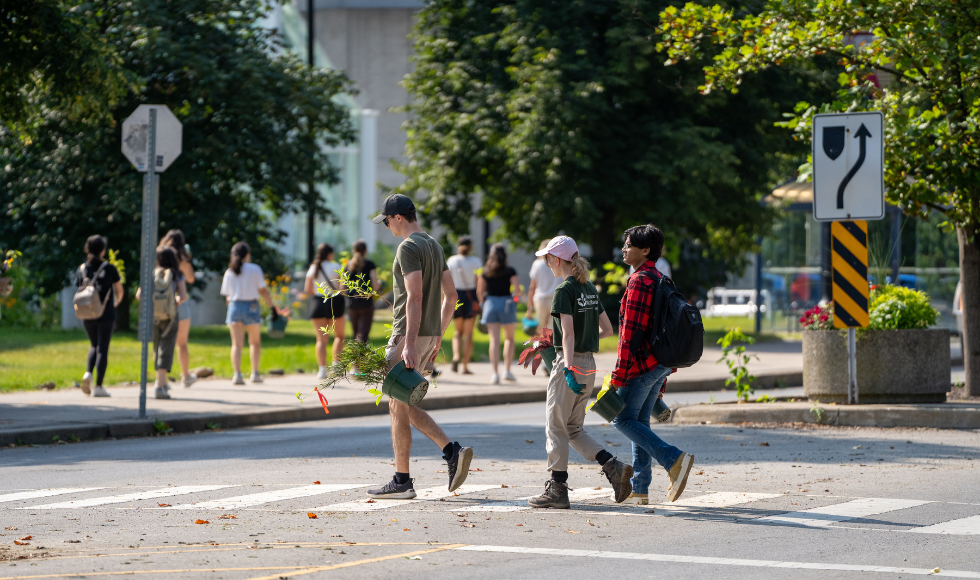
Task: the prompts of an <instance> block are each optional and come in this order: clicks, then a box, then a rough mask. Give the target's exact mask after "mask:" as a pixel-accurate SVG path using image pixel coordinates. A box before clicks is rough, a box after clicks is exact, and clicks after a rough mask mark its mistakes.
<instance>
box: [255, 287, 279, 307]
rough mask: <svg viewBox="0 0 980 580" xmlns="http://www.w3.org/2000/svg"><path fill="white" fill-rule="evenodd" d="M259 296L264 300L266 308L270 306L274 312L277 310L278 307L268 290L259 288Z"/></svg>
mask: <svg viewBox="0 0 980 580" xmlns="http://www.w3.org/2000/svg"><path fill="white" fill-rule="evenodd" d="M259 296H261V297H262V299H263V300H265V304H266V306H268V307H269V308H271V309H273V310H275V309H276V305H275V304H274V303H273V302H272V295H271V294H269V289H268V288H259Z"/></svg>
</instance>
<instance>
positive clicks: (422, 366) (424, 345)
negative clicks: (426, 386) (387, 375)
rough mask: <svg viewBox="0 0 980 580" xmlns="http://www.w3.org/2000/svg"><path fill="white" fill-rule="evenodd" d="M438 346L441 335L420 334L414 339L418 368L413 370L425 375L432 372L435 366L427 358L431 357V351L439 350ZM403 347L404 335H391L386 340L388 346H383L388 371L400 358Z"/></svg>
mask: <svg viewBox="0 0 980 580" xmlns="http://www.w3.org/2000/svg"><path fill="white" fill-rule="evenodd" d="M440 346H442V337H440V336H420V337H418V338H416V339H415V350H416V352H417V353H418V361H419V362H418V365H419V368H417V369H415V370H417V371H418V373H419V374H420V375H422V376H426V375H429V374H432V369H434V368H435V365H434V364H433V363H431V362H429V359H430V358H432V353H434V352H436V351H437V350H439V347H440ZM404 347H405V337H404V336H397V335H396V336H392V337H391V339H390V340H389V341H388V346H386V347H385V360H387V361H388V370H389V371H390V370H391V369H392V368H394V366H395V365H396V364H398V362H399V361H401V360H402V349H403V348H404Z"/></svg>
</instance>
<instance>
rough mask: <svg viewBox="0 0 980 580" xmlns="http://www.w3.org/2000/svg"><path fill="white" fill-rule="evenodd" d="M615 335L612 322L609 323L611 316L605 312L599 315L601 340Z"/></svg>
mask: <svg viewBox="0 0 980 580" xmlns="http://www.w3.org/2000/svg"><path fill="white" fill-rule="evenodd" d="M613 334H615V333H614V332H613V327H612V322H609V316H607V315H606V313H605V312H602V313H600V314H599V338H606V337H607V336H612V335H613Z"/></svg>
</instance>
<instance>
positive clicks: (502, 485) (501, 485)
mask: <svg viewBox="0 0 980 580" xmlns="http://www.w3.org/2000/svg"><path fill="white" fill-rule="evenodd" d="M500 487H504V488H506V487H510V486H509V485H504V484H500Z"/></svg>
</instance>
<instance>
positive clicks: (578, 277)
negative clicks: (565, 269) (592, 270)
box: [571, 252, 589, 284]
mask: <svg viewBox="0 0 980 580" xmlns="http://www.w3.org/2000/svg"><path fill="white" fill-rule="evenodd" d="M571 265H572V276H574V277H575V281H576V282H578V283H579V284H585V283H586V282H588V281H589V262H588V260H586V259H585V258H583V257H582V256H579V255H578V252H575V255H573V256H572V261H571Z"/></svg>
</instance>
